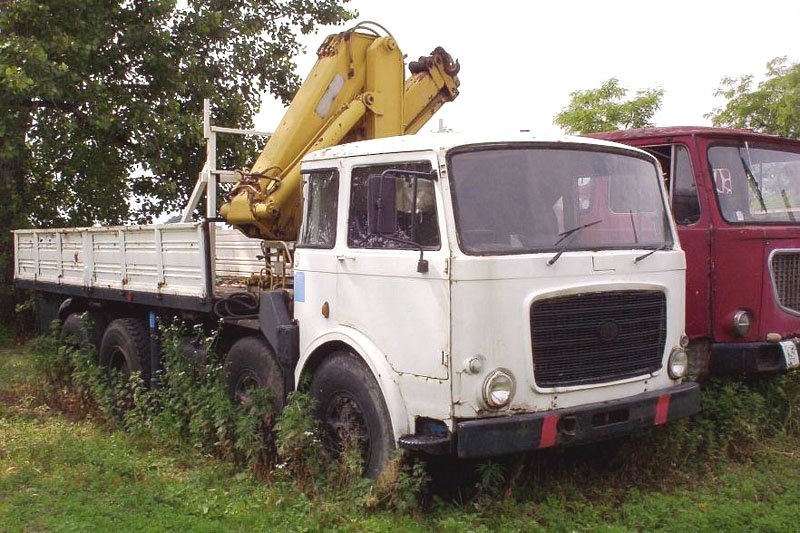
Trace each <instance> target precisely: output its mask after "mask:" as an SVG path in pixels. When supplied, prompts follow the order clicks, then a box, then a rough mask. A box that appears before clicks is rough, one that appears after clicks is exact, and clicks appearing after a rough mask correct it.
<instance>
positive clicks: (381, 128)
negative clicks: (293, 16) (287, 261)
mask: <svg viewBox="0 0 800 533" xmlns="http://www.w3.org/2000/svg"><path fill="white" fill-rule="evenodd" d="M375 28H379V29H381V30H383V32H384V33H386V35H383V36H382V35H381V34H380V33H379V32H378V31H377V30H376V29H375ZM459 68H460V66H459V64H458V62H454V61H453V59H452V57H451V56H450V55H449V54H448V53H447V52H446V51H445V50H444V49H443V48H441V47H437V48H436V49H434V50H433V52H431V55H429V56H425V57H420V58H419V60H418V61H412V62H411V63H410V64H409V70H410V72H411V75H410V76H409V78H408V79H405V75H404V72H403V70H404V69H403V53H402V52H401V51H400V48H399V47H398V45H397V43H396V42H395V40H394V38H392V36H391V35H390V34H389V33H388V32H387V31H386V30H385V29H384V28H383V27H382V26H380V25H378V24H375V23H373V22H363V23H360V24H358V25H356V26H355V27H353V28H351V29H349V30H347V31H345V32H342V33H338V34H335V35H329V36H328V37H327V38H326V39H325V41H324V42H323V43H322V46H320V48H319V50H318V51H317V62H316V64H315V65H314V68H313V69H312V70H311V73H310V74H309V76H308V78H307V79H306V80H305V82H304V83H303V85H302V86H301V87H300V89H299V91H298V92H297V95H295V97H294V99H293V100H292V103H291V105H290V106H289V109H288V110H287V111H286V114H285V115H284V117H283V120H281V123H280V125H279V126H278V128H277V129H276V130H275V133H274V134H273V135H272V136H271V137H270V139H269V141H268V142H267V145H266V146H265V147H264V150H263V152H262V153H261V155H260V156H259V157H258V159H257V160H256V162H255V164H254V165H253V168H252V169H251V171H250V173H249V174H246V175H244V176H243V178H242V179H241V180H240V181H239V182H238V183H237V184H236V185H235V186H234V188H233V189H232V190H231V193H230V195H229V199H228V201H227V202H226V203H225V204H223V205H222V207H221V208H220V215H221V216H222V217H223V218H224V219H225V220H226V221H227V222H228V223H229V224H231V225H233V226H235V227H236V228H238V229H239V230H240V231H242V232H243V233H244V234H246V235H248V236H250V237H254V238H263V239H271V240H295V239H296V237H297V232H298V230H299V227H300V219H301V209H302V206H301V202H302V197H301V195H302V178H301V176H300V160H301V159H302V157H303V156H304V155H305V154H306V153H308V152H310V151H313V150H318V149H320V148H325V147H328V146H333V145H336V144H340V143H343V142H351V141H357V140H364V139H375V138H379V137H389V136H392V135H403V134H411V133H416V132H417V131H419V129H420V128H421V127H422V126H423V125H424V124H425V123H426V122H427V121H428V119H430V118H431V117H432V116H433V114H434V113H436V111H437V110H438V109H439V108H440V107H441V106H442V105H444V103H445V102H450V101H452V100H454V99H455V98H456V97H457V96H458V85H459V81H458V71H459Z"/></svg>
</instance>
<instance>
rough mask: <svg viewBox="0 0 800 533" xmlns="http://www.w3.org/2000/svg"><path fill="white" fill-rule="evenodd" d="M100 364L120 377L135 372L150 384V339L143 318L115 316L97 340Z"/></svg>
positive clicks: (147, 384) (146, 383)
mask: <svg viewBox="0 0 800 533" xmlns="http://www.w3.org/2000/svg"><path fill="white" fill-rule="evenodd" d="M100 366H102V367H103V368H105V369H107V370H108V371H109V372H112V371H117V372H120V373H121V374H123V375H124V376H126V377H127V376H130V375H131V374H133V373H134V372H139V373H140V374H141V376H142V380H143V381H144V384H145V386H149V385H150V338H149V336H148V332H147V326H146V325H145V323H144V321H143V320H139V319H136V318H118V319H116V320H114V321H112V322H111V323H110V324H109V325H108V327H107V328H106V331H105V333H104V334H103V341H102V342H101V343H100Z"/></svg>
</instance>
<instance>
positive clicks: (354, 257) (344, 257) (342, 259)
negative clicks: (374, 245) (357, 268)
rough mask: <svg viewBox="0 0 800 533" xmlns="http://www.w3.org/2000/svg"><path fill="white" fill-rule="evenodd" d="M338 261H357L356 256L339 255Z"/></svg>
mask: <svg viewBox="0 0 800 533" xmlns="http://www.w3.org/2000/svg"><path fill="white" fill-rule="evenodd" d="M336 259H338V260H339V261H344V260H345V259H349V260H351V261H355V260H356V256H354V255H337V256H336Z"/></svg>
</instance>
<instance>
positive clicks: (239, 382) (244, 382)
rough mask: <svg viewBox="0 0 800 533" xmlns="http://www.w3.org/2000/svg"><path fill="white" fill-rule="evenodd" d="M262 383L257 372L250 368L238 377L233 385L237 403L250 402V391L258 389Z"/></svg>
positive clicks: (234, 398) (234, 397)
mask: <svg viewBox="0 0 800 533" xmlns="http://www.w3.org/2000/svg"><path fill="white" fill-rule="evenodd" d="M260 385H261V384H260V383H259V381H258V378H257V377H256V375H255V373H253V372H252V371H250V370H245V371H244V372H242V373H241V374H239V377H238V378H237V379H236V383H235V385H234V387H233V400H234V401H235V402H236V403H240V404H242V403H249V402H250V391H251V390H253V389H257V388H258V387H259V386H260Z"/></svg>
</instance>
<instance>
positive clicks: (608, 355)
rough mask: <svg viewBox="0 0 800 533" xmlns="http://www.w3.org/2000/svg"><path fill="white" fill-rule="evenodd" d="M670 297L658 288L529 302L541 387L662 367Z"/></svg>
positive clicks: (603, 379)
mask: <svg viewBox="0 0 800 533" xmlns="http://www.w3.org/2000/svg"><path fill="white" fill-rule="evenodd" d="M666 332H667V302H666V297H665V296H664V293H663V292H660V291H641V290H637V291H609V292H593V293H587V294H575V295H570V296H559V297H555V298H547V299H544V300H538V301H536V302H534V303H533V305H531V336H532V344H533V346H532V347H533V375H534V379H535V380H536V384H537V385H538V386H539V387H544V388H549V387H566V386H574V385H586V384H591V383H605V382H608V381H615V380H618V379H625V378H629V377H634V376H641V375H643V374H649V373H650V372H655V371H656V370H658V369H659V368H661V358H662V355H663V353H664V342H665V339H666Z"/></svg>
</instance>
